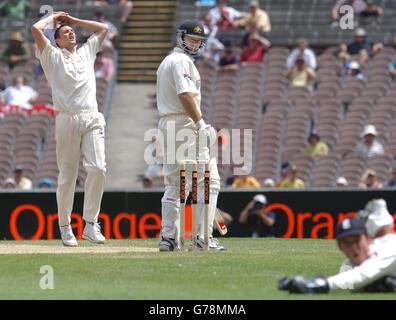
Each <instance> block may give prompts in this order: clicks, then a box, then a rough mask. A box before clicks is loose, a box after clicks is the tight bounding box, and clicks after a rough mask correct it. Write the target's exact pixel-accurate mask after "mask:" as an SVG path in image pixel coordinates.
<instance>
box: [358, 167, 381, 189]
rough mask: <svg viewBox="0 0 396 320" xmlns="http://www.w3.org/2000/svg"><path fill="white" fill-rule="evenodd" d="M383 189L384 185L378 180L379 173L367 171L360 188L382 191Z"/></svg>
mask: <svg viewBox="0 0 396 320" xmlns="http://www.w3.org/2000/svg"><path fill="white" fill-rule="evenodd" d="M383 187H384V185H383V184H382V183H381V182H380V181H379V180H378V177H377V172H375V171H374V170H371V169H367V170H366V171H365V172H364V173H363V175H362V177H361V178H360V182H359V188H364V189H368V188H373V189H380V188H383Z"/></svg>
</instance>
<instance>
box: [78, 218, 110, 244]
mask: <svg viewBox="0 0 396 320" xmlns="http://www.w3.org/2000/svg"><path fill="white" fill-rule="evenodd" d="M82 238H83V239H84V240H88V241H90V242H93V243H100V244H101V243H105V241H106V238H105V237H104V236H103V235H102V233H101V232H100V225H99V223H97V222H87V221H86V223H85V228H84V232H83V236H82Z"/></svg>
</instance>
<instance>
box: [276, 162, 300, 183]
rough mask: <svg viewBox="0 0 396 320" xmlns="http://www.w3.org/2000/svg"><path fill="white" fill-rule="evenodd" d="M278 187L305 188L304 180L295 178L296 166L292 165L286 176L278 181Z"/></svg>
mask: <svg viewBox="0 0 396 320" xmlns="http://www.w3.org/2000/svg"><path fill="white" fill-rule="evenodd" d="M279 188H295V189H301V188H305V182H304V181H303V180H301V179H299V178H297V167H296V166H294V165H292V166H291V168H290V170H289V172H288V174H287V176H286V178H284V179H283V180H282V181H281V182H280V183H279Z"/></svg>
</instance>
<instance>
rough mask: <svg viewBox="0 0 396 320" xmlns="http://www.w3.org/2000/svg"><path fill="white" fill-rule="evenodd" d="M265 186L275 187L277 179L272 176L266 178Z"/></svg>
mask: <svg viewBox="0 0 396 320" xmlns="http://www.w3.org/2000/svg"><path fill="white" fill-rule="evenodd" d="M263 187H264V188H273V187H275V181H274V180H273V179H271V178H267V179H264V181H263Z"/></svg>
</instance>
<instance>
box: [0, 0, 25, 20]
mask: <svg viewBox="0 0 396 320" xmlns="http://www.w3.org/2000/svg"><path fill="white" fill-rule="evenodd" d="M30 9H31V5H30V3H29V1H27V0H5V1H1V3H0V15H1V16H2V17H6V18H9V19H18V20H24V19H26V17H27V15H28V13H29V11H30Z"/></svg>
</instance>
